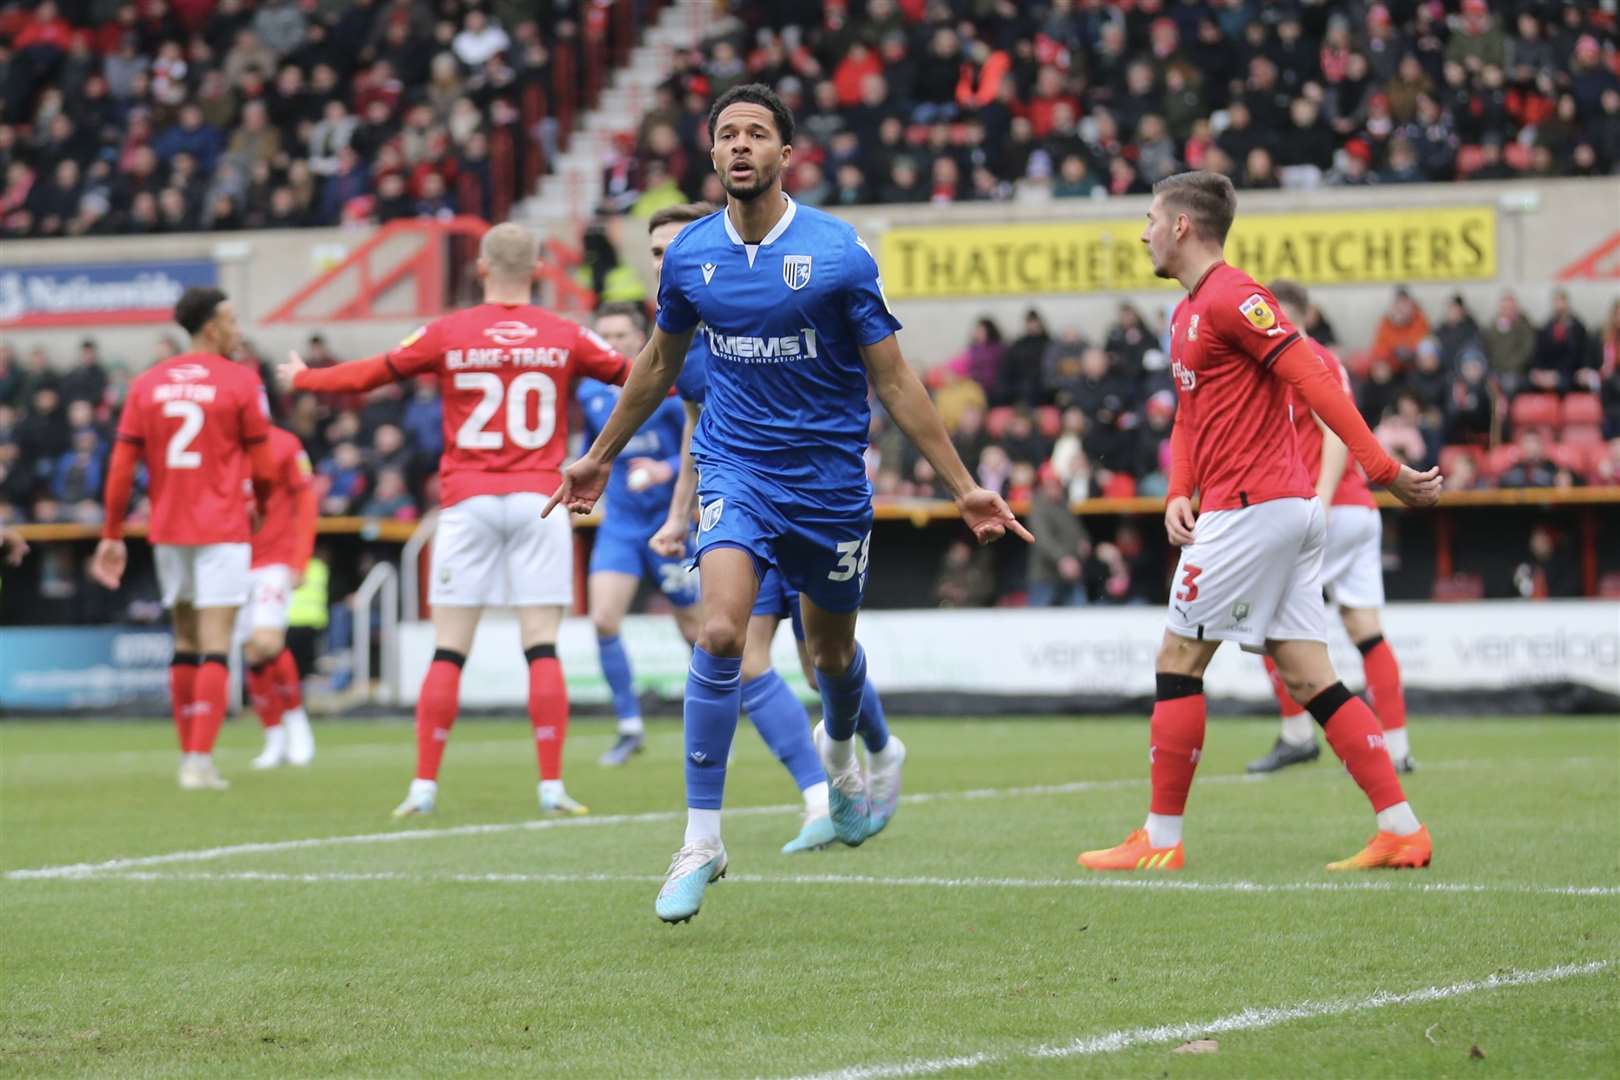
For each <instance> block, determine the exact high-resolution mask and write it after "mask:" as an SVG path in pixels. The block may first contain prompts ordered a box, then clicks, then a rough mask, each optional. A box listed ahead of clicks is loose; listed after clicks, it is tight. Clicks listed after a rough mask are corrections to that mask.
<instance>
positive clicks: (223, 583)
mask: <svg viewBox="0 0 1620 1080" xmlns="http://www.w3.org/2000/svg"><path fill="white" fill-rule="evenodd" d="M152 559H153V561H154V562H155V563H156V564H157V578H158V588H159V590H160V591H161V592H162V593H163V606H164V607H166V608H172V607H174V605H176V604H190V605H191V606H192V607H196V608H220V607H241V606H242V605H243V604H245V603H246V602H247V598H248V574H249V571H248V567H249V565H251V564H252V562H253V549H252V548H251V547H250V546H249V545H247V544H157V545H154V547H153V549H152Z"/></svg>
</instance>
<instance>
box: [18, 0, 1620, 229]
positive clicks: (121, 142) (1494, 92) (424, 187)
mask: <svg viewBox="0 0 1620 1080" xmlns="http://www.w3.org/2000/svg"><path fill="white" fill-rule="evenodd" d="M588 6H589V5H588V4H582V3H578V2H573V0H566V2H558V3H549V4H535V5H518V4H496V5H494V8H495V10H494V11H490V10H488V9H486V7H485V6H483V5H481V4H479V3H475V2H472V0H445V2H443V3H439V4H435V5H429V4H426V3H423V2H420V0H355V2H353V3H345V4H335V3H329V2H321V3H317V2H297V0H259V2H257V3H254V2H251V0H174V2H170V0H139V2H136V0H122V2H120V0H43V2H41V3H38V4H24V3H15V2H13V3H8V4H5V5H0V87H3V88H4V104H3V106H0V177H3V179H0V237H17V236H59V235H85V234H92V235H99V234H108V233H161V232H175V231H188V230H196V229H199V228H206V229H211V230H228V229H235V228H280V227H295V226H303V225H330V224H334V223H337V222H340V221H365V220H370V221H389V220H393V219H396V218H399V217H408V216H417V215H427V216H441V215H445V214H449V213H454V212H458V211H459V212H471V213H484V212H487V210H488V208H489V206H490V191H491V184H492V182H493V181H494V179H495V178H494V177H492V168H494V166H492V162H491V156H490V147H491V136H492V134H493V133H494V132H495V131H497V130H500V131H502V132H504V133H507V134H510V135H511V136H512V137H513V139H514V140H515V145H525V144H528V143H532V142H533V141H535V140H539V141H540V142H542V143H546V144H548V145H547V147H546V149H547V153H546V154H545V155H544V159H545V160H550V159H551V157H552V156H553V155H552V153H551V151H553V150H554V149H555V145H554V144H555V140H556V139H557V138H558V137H559V131H558V128H557V126H556V120H555V118H552V119H551V120H549V121H547V122H546V123H544V124H534V125H525V124H524V122H523V120H522V117H521V110H520V108H519V105H518V98H519V96H520V94H521V92H522V89H523V88H524V87H526V86H550V85H551V84H552V76H553V71H552V48H553V47H554V46H555V45H556V44H557V42H558V40H559V37H558V35H565V36H566V37H568V39H569V40H573V39H574V38H575V37H576V36H577V35H578V34H579V32H580V30H579V27H580V17H581V11H580V9H581V8H582V7H588ZM727 6H728V7H729V8H730V9H732V10H733V11H734V12H735V14H736V16H737V17H736V18H735V19H733V20H731V21H730V24H729V25H731V26H732V27H733V28H734V29H733V31H732V32H730V33H728V34H727V35H725V36H723V37H720V38H719V39H717V40H714V41H711V42H706V43H705V44H704V47H703V48H701V49H694V50H691V51H688V52H684V53H681V54H679V55H678V56H677V58H676V71H675V74H674V75H673V76H672V77H671V78H670V79H669V81H668V82H667V83H666V84H665V85H664V86H663V87H661V88H660V90H659V91H658V95H657V99H656V101H655V102H654V103H653V107H652V108H651V109H650V110H649V112H648V113H647V115H646V117H645V118H644V120H643V121H642V123H641V126H640V129H639V131H638V132H635V133H633V134H631V135H629V136H627V137H626V138H625V139H623V140H622V141H621V142H620V144H619V145H618V148H617V150H616V152H615V153H614V154H613V155H612V156H611V157H610V160H609V161H607V162H606V163H605V164H604V175H605V179H606V185H607V191H608V206H609V209H612V210H622V209H629V208H635V209H637V210H638V212H650V211H651V209H654V208H656V205H658V204H661V203H665V202H678V201H686V200H688V199H692V198H697V197H704V198H708V199H711V200H718V197H719V192H718V191H717V190H716V188H717V185H718V181H717V178H716V177H714V175H713V173H712V170H710V169H709V168H708V167H707V164H706V153H705V151H706V148H707V130H706V125H705V122H704V121H705V118H706V115H707V110H708V105H709V102H710V101H711V100H712V99H713V98H714V96H715V95H717V94H719V93H721V92H723V91H724V90H725V89H726V88H728V87H730V86H732V85H734V84H736V83H738V82H741V81H745V80H756V79H757V80H762V81H765V82H768V83H770V84H772V85H774V86H775V87H776V88H778V89H779V90H780V92H781V93H782V96H783V97H784V99H785V100H786V101H787V102H788V103H789V104H790V105H791V106H792V107H793V108H794V110H795V112H796V113H797V114H798V116H799V118H800V135H799V137H798V139H797V140H796V146H795V157H794V167H793V170H792V173H791V175H790V176H789V178H788V187H789V190H790V191H791V192H793V193H794V194H795V196H796V197H797V198H799V199H801V200H803V201H805V202H807V203H816V204H825V205H856V204H864V203H901V202H927V201H933V202H941V203H948V202H954V201H958V200H970V199H1008V198H1013V197H1015V196H1019V197H1021V196H1029V197H1035V198H1041V197H1058V198H1068V197H1093V198H1104V197H1107V196H1108V195H1115V194H1128V193H1140V192H1143V191H1145V190H1147V188H1148V186H1149V185H1151V183H1152V182H1153V181H1154V180H1156V179H1158V178H1159V177H1161V176H1164V175H1166V174H1168V173H1170V172H1174V171H1177V170H1179V169H1182V168H1186V167H1192V168H1210V169H1216V170H1219V171H1222V172H1226V173H1228V174H1229V175H1231V176H1232V178H1233V179H1234V180H1235V181H1236V182H1237V183H1238V185H1239V186H1241V187H1247V188H1260V187H1278V186H1283V187H1310V186H1315V185H1318V184H1369V183H1406V182H1417V181H1425V180H1450V179H1459V178H1463V179H1466V178H1480V179H1501V178H1506V177H1513V176H1579V175H1592V174H1598V173H1607V172H1613V171H1615V170H1616V169H1620V76H1617V74H1616V71H1617V70H1620V50H1617V47H1616V45H1617V41H1616V35H1617V25H1616V21H1615V19H1614V17H1613V13H1612V12H1610V11H1607V10H1606V9H1605V8H1604V6H1603V5H1597V4H1581V3H1575V2H1568V0H1564V2H1526V3H1517V4H1499V5H1494V6H1492V5H1487V4H1486V3H1484V2H1483V0H1463V3H1462V4H1461V5H1460V7H1456V8H1454V7H1452V6H1451V5H1449V4H1444V3H1441V2H1439V0H1430V2H1426V3H1413V2H1401V0H1395V2H1391V3H1374V4H1366V3H1353V4H1345V5H1330V4H1324V3H1303V4H1298V5H1295V4H1256V3H1252V2H1250V0H1218V2H1214V3H1200V2H1192V0H1187V2H1174V3H1172V2H1166V0H1136V2H1135V3H1131V4H1122V5H1112V4H1109V5H1105V4H1101V3H1098V2H1095V0H1078V2H1076V0H1050V2H1047V3H1014V2H1012V0H954V2H948V0H864V2H863V0H848V2H846V3H821V2H811V0H786V2H782V3H771V4H757V3H748V4H743V3H735V2H733V3H731V4H729V5H727ZM502 15H505V16H506V18H505V19H504V20H503V18H502V17H501V16H502ZM505 167H506V168H511V167H513V166H512V165H511V164H510V163H507V165H506V166H505ZM502 179H507V178H502Z"/></svg>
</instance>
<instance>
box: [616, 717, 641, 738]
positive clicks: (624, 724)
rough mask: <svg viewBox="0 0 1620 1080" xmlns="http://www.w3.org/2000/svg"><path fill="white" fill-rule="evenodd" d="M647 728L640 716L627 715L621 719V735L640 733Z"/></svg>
mask: <svg viewBox="0 0 1620 1080" xmlns="http://www.w3.org/2000/svg"><path fill="white" fill-rule="evenodd" d="M646 730H647V729H646V726H645V725H644V724H642V722H641V717H639V716H626V717H624V718H623V719H621V720H620V721H619V734H620V735H640V734H641V733H642V732H644V731H646Z"/></svg>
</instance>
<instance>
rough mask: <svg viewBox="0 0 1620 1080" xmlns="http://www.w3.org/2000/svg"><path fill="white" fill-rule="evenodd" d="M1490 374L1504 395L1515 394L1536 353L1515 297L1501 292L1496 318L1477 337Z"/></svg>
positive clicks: (1531, 331) (1531, 329) (1530, 329)
mask: <svg viewBox="0 0 1620 1080" xmlns="http://www.w3.org/2000/svg"><path fill="white" fill-rule="evenodd" d="M1480 337H1481V339H1482V341H1483V343H1484V346H1485V360H1486V363H1487V364H1488V365H1489V366H1490V371H1491V375H1492V377H1493V378H1495V379H1496V380H1497V383H1498V384H1499V385H1500V386H1501V387H1502V390H1503V392H1504V393H1506V394H1509V395H1512V394H1515V393H1517V392H1518V390H1519V387H1520V386H1521V385H1522V383H1523V381H1524V376H1525V372H1526V371H1528V370H1529V368H1530V360H1531V358H1532V357H1533V356H1534V355H1535V351H1536V329H1535V327H1533V326H1531V325H1530V320H1529V319H1527V318H1525V315H1524V312H1523V311H1521V310H1520V309H1519V298H1518V297H1517V296H1515V295H1514V294H1513V292H1512V291H1511V290H1507V291H1504V292H1503V293H1502V296H1501V298H1500V299H1498V300H1497V302H1496V317H1495V318H1493V319H1492V320H1491V322H1490V324H1489V325H1488V326H1486V327H1485V329H1484V331H1483V333H1482V334H1481V335H1480Z"/></svg>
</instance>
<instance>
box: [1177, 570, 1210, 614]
mask: <svg viewBox="0 0 1620 1080" xmlns="http://www.w3.org/2000/svg"><path fill="white" fill-rule="evenodd" d="M1203 572H1204V568H1203V567H1201V566H1193V565H1192V564H1190V563H1189V564H1188V566H1187V572H1186V573H1184V574H1182V575H1181V583H1182V584H1183V585H1185V586H1186V588H1185V589H1183V590H1181V591H1180V592H1178V593H1176V599H1177V600H1180V601H1181V602H1182V603H1183V604H1190V603H1192V602H1193V601H1194V600H1196V599H1198V575H1199V574H1202V573H1203Z"/></svg>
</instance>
